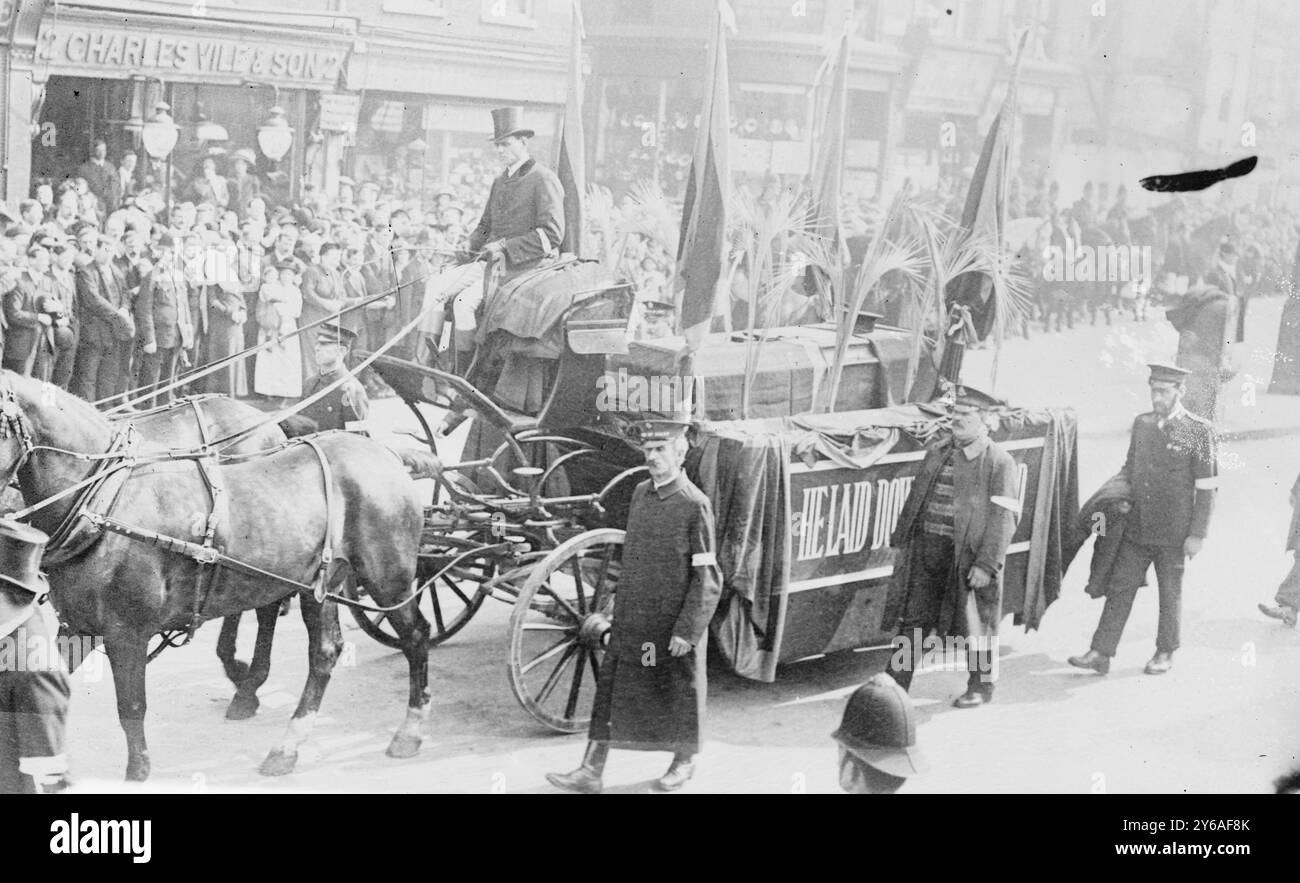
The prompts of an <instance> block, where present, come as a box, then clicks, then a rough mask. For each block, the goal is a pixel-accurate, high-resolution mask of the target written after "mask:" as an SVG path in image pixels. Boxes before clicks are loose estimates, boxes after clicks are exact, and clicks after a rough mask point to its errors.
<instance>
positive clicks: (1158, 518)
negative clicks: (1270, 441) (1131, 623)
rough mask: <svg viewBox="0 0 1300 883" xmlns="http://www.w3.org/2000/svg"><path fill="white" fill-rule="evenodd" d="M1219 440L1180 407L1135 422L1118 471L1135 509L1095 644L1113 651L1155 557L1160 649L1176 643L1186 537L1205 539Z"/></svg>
mask: <svg viewBox="0 0 1300 883" xmlns="http://www.w3.org/2000/svg"><path fill="white" fill-rule="evenodd" d="M1218 475H1219V472H1218V440H1217V438H1216V436H1215V432H1214V427H1213V426H1211V425H1210V423H1209V421H1207V420H1204V419H1203V418H1201V417H1198V416H1196V415H1195V414H1192V413H1190V412H1189V411H1187V410H1186V409H1183V408H1180V409H1178V410H1177V411H1176V413H1175V414H1173V415H1171V416H1170V417H1169V419H1168V420H1166V421H1164V425H1163V426H1162V425H1161V424H1160V422H1159V420H1158V419H1157V417H1156V415H1155V414H1154V413H1147V414H1142V415H1141V416H1139V417H1138V418H1137V420H1135V421H1134V423H1133V435H1132V438H1131V439H1130V441H1129V448H1128V457H1127V458H1126V459H1125V461H1124V468H1123V469H1122V470H1120V476H1121V477H1123V478H1124V479H1125V480H1127V481H1128V484H1129V488H1130V490H1131V494H1132V504H1133V509H1132V511H1131V512H1129V513H1128V515H1127V516H1126V517H1125V520H1124V538H1123V540H1121V541H1120V547H1119V551H1118V552H1117V553H1116V560H1115V564H1114V566H1113V567H1112V568H1111V573H1110V585H1109V587H1108V589H1107V592H1106V607H1105V609H1104V610H1102V614H1101V621H1100V622H1099V623H1098V625H1097V632H1096V634H1095V635H1094V636H1093V639H1092V649H1093V650H1096V651H1097V652H1098V653H1102V654H1105V655H1106V656H1114V655H1115V650H1116V648H1117V647H1118V646H1119V640H1120V636H1121V635H1122V634H1123V631H1124V624H1125V623H1126V622H1127V621H1128V615H1129V612H1130V611H1131V610H1132V608H1133V599H1134V598H1135V597H1136V596H1137V590H1138V588H1139V587H1140V586H1141V585H1142V584H1143V582H1144V581H1145V580H1146V574H1147V569H1148V568H1149V567H1150V566H1151V565H1152V564H1153V563H1154V564H1155V568H1156V581H1157V583H1158V584H1159V587H1160V621H1159V625H1158V627H1157V632H1156V650H1158V651H1159V652H1162V653H1172V652H1173V651H1175V650H1177V649H1178V644H1179V634H1178V632H1179V619H1180V615H1181V605H1182V588H1183V567H1184V554H1183V543H1184V542H1185V541H1186V540H1187V538H1188V537H1199V538H1201V539H1204V538H1205V535H1206V531H1207V530H1208V529H1209V524H1210V515H1211V513H1212V512H1213V511H1214V495H1215V490H1216V488H1217V487H1218V481H1219V480H1218Z"/></svg>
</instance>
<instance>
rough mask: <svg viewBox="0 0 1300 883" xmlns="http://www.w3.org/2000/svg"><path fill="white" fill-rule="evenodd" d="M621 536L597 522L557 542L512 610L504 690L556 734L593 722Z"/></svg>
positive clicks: (621, 543)
mask: <svg viewBox="0 0 1300 883" xmlns="http://www.w3.org/2000/svg"><path fill="white" fill-rule="evenodd" d="M623 536H624V533H623V531H621V530H616V529H614V528H601V529H599V530H592V531H588V532H586V533H583V534H579V535H578V536H576V537H573V538H572V539H570V540H568V541H566V542H564V543H561V544H560V545H559V546H557V547H556V548H555V549H554V550H553V551H551V552H550V553H549V554H548V555H547V556H546V557H545V558H543V559H542V560H541V561H539V562H538V563H537V564H536V565H535V566H534V568H533V570H532V572H531V573H530V574H529V576H528V579H527V581H526V582H525V583H524V586H523V588H522V589H521V590H520V592H519V599H518V600H517V601H516V602H515V608H514V612H513V613H512V614H511V616H510V664H509V675H510V689H511V690H513V691H514V694H515V697H516V698H517V699H518V700H519V702H520V704H521V705H523V707H524V708H525V709H526V710H527V711H528V713H529V714H531V715H532V716H533V717H534V718H536V719H537V720H539V721H541V722H542V723H544V724H546V726H548V727H550V728H551V729H553V730H558V731H559V732H561V733H579V732H582V731H583V730H585V729H586V728H587V725H588V724H589V723H591V706H592V700H593V699H594V698H595V696H596V680H597V678H598V677H599V676H600V664H601V662H602V661H603V659H604V657H605V649H604V645H603V644H602V643H601V639H602V638H603V637H604V636H605V634H606V632H608V631H609V629H610V626H611V624H612V623H613V618H614V593H615V590H616V589H617V587H618V576H619V571H620V568H621V565H622V558H623Z"/></svg>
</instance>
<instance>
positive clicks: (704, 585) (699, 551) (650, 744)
mask: <svg viewBox="0 0 1300 883" xmlns="http://www.w3.org/2000/svg"><path fill="white" fill-rule="evenodd" d="M721 591H722V579H721V573H720V571H719V570H718V566H717V563H716V558H715V555H714V533H713V510H712V508H711V507H710V506H709V500H708V498H707V497H706V496H704V493H703V492H702V491H700V489H699V488H697V487H696V486H695V485H693V484H691V483H690V481H689V480H687V478H686V476H685V475H682V474H679V475H678V476H677V477H676V478H675V479H673V480H672V481H671V482H669V483H668V484H666V485H664V486H663V487H661V488H657V489H656V488H655V487H654V484H653V483H652V482H650V481H644V482H642V483H641V484H640V485H639V486H638V487H637V489H636V490H635V491H634V492H633V494H632V504H631V508H630V510H629V512H628V521H627V539H626V541H625V544H624V547H623V559H622V571H621V574H620V576H619V580H618V590H617V592H616V593H615V596H614V627H613V630H612V632H611V634H610V644H609V649H608V650H607V652H606V653H605V658H604V660H603V662H602V663H601V669H600V677H599V680H598V683H597V687H596V699H595V704H594V707H593V710H592V718H591V730H590V738H591V739H592V740H593V741H597V742H608V743H609V744H610V745H611V746H613V747H615V748H632V749H637V750H643V751H674V752H683V753H694V752H696V751H698V750H699V744H700V725H701V723H702V721H703V717H704V698H705V690H706V683H705V640H706V635H707V631H708V627H709V620H710V619H712V618H713V612H714V610H715V608H716V607H717V605H718V597H719V595H720V593H721ZM674 636H676V637H679V638H682V639H684V640H686V641H688V642H690V643H691V644H692V645H693V646H694V647H695V651H694V652H693V653H688V654H686V655H685V656H680V657H673V656H672V655H671V654H670V653H669V652H668V643H669V640H670V639H671V638H673V637H674Z"/></svg>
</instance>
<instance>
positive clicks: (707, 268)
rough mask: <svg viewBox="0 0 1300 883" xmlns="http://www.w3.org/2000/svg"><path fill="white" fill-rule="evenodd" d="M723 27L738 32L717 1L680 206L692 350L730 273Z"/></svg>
mask: <svg viewBox="0 0 1300 883" xmlns="http://www.w3.org/2000/svg"><path fill="white" fill-rule="evenodd" d="M724 27H729V28H731V29H732V30H734V29H735V17H734V16H733V15H732V12H731V7H729V6H728V5H727V3H726V0H718V11H717V15H716V16H714V23H713V38H712V40H710V41H709V54H708V61H707V66H706V68H705V71H706V73H705V84H706V86H705V93H704V108H703V110H702V111H701V112H700V127H699V130H698V131H697V132H696V135H695V152H694V155H693V157H692V159H691V172H690V177H689V180H688V181H687V183H686V201H685V204H684V205H683V206H682V233H681V239H680V241H679V242H678V246H677V278H676V280H675V282H674V292H675V298H676V301H677V307H678V313H677V315H678V321H679V323H680V327H681V331H682V334H683V336H684V337H685V338H686V347H687V351H688V352H694V351H695V350H697V349H699V348H700V344H701V343H703V341H704V335H706V334H708V333H709V325H710V324H711V323H712V321H713V309H714V305H715V303H716V298H717V293H718V285H719V283H720V281H721V280H722V279H724V278H725V275H726V260H727V197H728V191H729V190H730V187H731V175H730V171H729V169H730V164H729V163H728V162H727V150H728V145H729V139H730V134H729V130H730V125H729V118H730V109H729V106H728V105H729V98H730V88H729V86H728V80H727V45H726V35H725V33H724V30H723V29H724Z"/></svg>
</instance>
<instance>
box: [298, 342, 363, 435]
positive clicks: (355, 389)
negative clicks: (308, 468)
mask: <svg viewBox="0 0 1300 883" xmlns="http://www.w3.org/2000/svg"><path fill="white" fill-rule="evenodd" d="M356 336H357V333H356V332H355V331H353V330H352V329H351V328H348V327H346V326H344V325H339V324H337V323H332V322H330V323H326V324H324V325H321V326H319V327H318V328H317V329H316V344H315V348H314V357H315V362H316V367H317V369H318V370H319V371H320V373H319V374H313V375H312V376H311V377H308V378H307V379H306V380H305V381H304V382H303V385H302V397H303V398H304V399H306V398H309V397H310V396H313V395H315V394H316V392H317V391H319V390H322V389H324V388H325V387H327V386H329V385H330V384H331V383H333V382H334V381H336V380H338V379H339V378H340V377H347V379H346V380H344V381H343V383H342V384H340V385H339V386H337V387H335V388H334V389H333V390H331V391H330V392H329V393H328V394H326V395H324V396H322V397H321V398H320V399H318V400H317V401H315V402H313V403H312V404H311V405H308V406H307V407H306V408H304V409H303V410H302V411H300V412H299V413H300V414H301V415H302V416H303V417H306V418H308V419H310V420H313V421H314V422H315V423H316V427H317V429H319V430H321V431H322V432H324V431H325V430H327V429H346V428H347V424H348V423H351V422H354V421H359V420H365V419H366V416H367V415H368V414H369V413H370V399H369V398H367V396H366V389H365V387H363V386H362V385H361V383H360V381H358V380H357V379H356V378H355V377H352V376H349V375H347V374H346V370H347V369H346V364H345V363H346V361H347V357H348V350H349V349H350V348H351V346H352V341H354V340H355V339H356Z"/></svg>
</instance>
